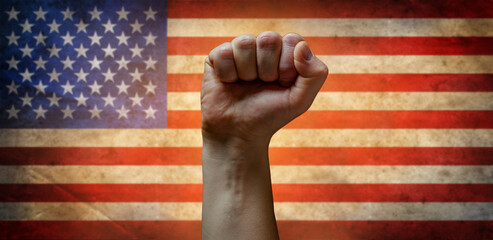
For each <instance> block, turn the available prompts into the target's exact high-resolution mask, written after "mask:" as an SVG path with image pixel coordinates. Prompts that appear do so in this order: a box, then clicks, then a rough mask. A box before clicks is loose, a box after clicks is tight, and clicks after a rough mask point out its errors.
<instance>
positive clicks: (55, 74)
mask: <svg viewBox="0 0 493 240" xmlns="http://www.w3.org/2000/svg"><path fill="white" fill-rule="evenodd" d="M60 75H61V73H58V72H57V71H56V70H55V68H53V70H52V71H51V73H48V76H50V82H52V81H55V82H58V81H59V79H58V77H60Z"/></svg>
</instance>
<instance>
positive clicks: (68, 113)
mask: <svg viewBox="0 0 493 240" xmlns="http://www.w3.org/2000/svg"><path fill="white" fill-rule="evenodd" d="M60 111H62V113H63V119H65V118H70V119H74V116H73V115H72V114H73V113H74V111H75V110H73V109H70V107H69V106H68V105H67V106H66V107H65V109H61V110H60Z"/></svg>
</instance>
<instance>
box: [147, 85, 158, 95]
mask: <svg viewBox="0 0 493 240" xmlns="http://www.w3.org/2000/svg"><path fill="white" fill-rule="evenodd" d="M144 87H145V88H146V94H149V93H152V94H153V95H156V87H157V86H156V85H154V84H152V82H149V84H147V85H144Z"/></svg>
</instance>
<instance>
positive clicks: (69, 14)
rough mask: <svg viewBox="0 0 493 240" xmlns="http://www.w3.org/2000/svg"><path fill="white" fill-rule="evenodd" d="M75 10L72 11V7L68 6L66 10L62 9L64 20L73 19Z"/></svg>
mask: <svg viewBox="0 0 493 240" xmlns="http://www.w3.org/2000/svg"><path fill="white" fill-rule="evenodd" d="M74 13H75V12H74V11H70V8H69V7H67V10H65V11H62V14H63V21H65V20H66V19H70V20H73V19H72V15H74Z"/></svg>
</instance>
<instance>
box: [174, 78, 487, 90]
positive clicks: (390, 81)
mask: <svg viewBox="0 0 493 240" xmlns="http://www.w3.org/2000/svg"><path fill="white" fill-rule="evenodd" d="M167 82H168V91H170V92H198V91H200V85H201V82H202V74H168V75H167ZM321 91H323V92H461V91H478V92H490V91H493V74H329V77H328V78H327V80H325V83H324V85H323V86H322V89H321Z"/></svg>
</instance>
